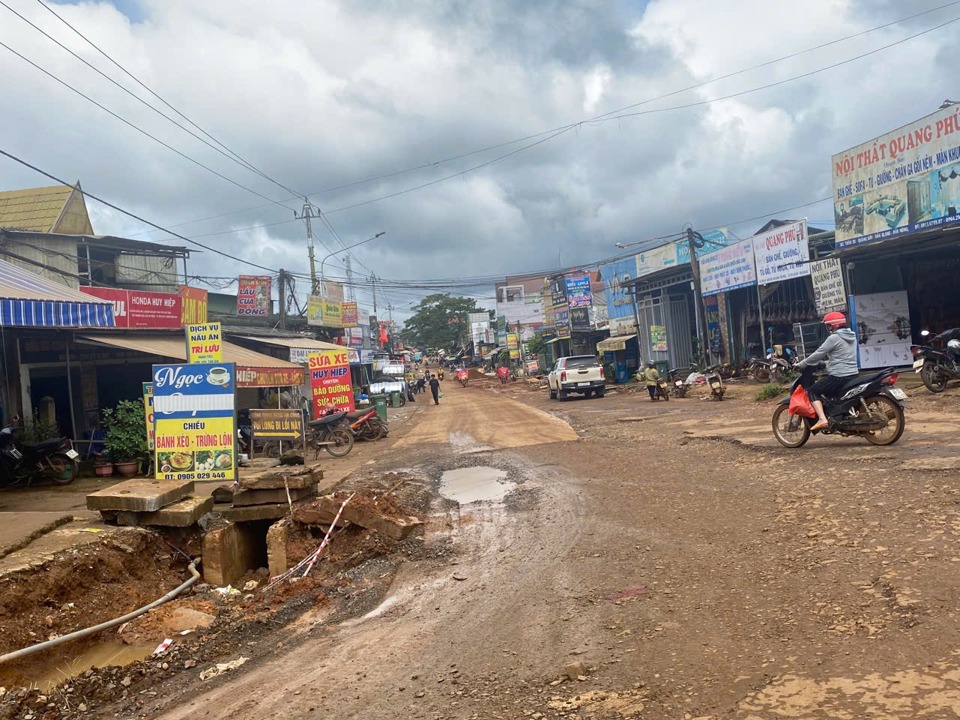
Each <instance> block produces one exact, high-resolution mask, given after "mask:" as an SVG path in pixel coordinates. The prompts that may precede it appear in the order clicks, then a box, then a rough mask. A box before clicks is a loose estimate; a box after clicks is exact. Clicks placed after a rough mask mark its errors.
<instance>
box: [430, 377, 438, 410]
mask: <svg viewBox="0 0 960 720" xmlns="http://www.w3.org/2000/svg"><path fill="white" fill-rule="evenodd" d="M430 394H431V395H433V404H434V405H439V404H440V381H439V380H437V376H436V375H431V376H430Z"/></svg>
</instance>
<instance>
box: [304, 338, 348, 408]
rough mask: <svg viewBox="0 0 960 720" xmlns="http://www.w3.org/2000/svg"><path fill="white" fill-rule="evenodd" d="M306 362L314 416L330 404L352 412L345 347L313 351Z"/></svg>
mask: <svg viewBox="0 0 960 720" xmlns="http://www.w3.org/2000/svg"><path fill="white" fill-rule="evenodd" d="M308 364H309V367H310V388H311V392H312V395H313V412H314V417H320V414H321V413H322V412H323V411H324V410H326V408H327V407H329V406H331V405H332V406H335V407H336V408H337V409H338V410H341V411H343V412H353V410H354V402H353V385H352V383H351V380H350V359H349V356H348V354H347V349H346V348H344V349H343V350H321V351H320V352H317V353H313V354H312V355H310V358H309V361H308Z"/></svg>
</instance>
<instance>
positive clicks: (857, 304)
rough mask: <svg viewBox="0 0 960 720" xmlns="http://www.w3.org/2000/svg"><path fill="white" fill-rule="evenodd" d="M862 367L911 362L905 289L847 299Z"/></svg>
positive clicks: (887, 365)
mask: <svg viewBox="0 0 960 720" xmlns="http://www.w3.org/2000/svg"><path fill="white" fill-rule="evenodd" d="M850 305H851V316H852V317H851V319H850V326H851V327H853V328H854V330H855V331H856V333H857V356H858V359H859V361H860V367H861V368H882V367H898V366H902V365H910V364H911V363H912V362H913V354H912V353H911V352H910V343H911V332H910V305H909V301H908V299H907V293H906V291H904V290H898V291H896V292H885V293H874V294H872V295H856V296H851V298H850Z"/></svg>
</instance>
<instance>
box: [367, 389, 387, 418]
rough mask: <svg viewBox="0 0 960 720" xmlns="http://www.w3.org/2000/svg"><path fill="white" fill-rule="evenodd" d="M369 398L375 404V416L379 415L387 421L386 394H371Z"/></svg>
mask: <svg viewBox="0 0 960 720" xmlns="http://www.w3.org/2000/svg"><path fill="white" fill-rule="evenodd" d="M370 399H371V400H373V402H374V404H375V405H376V406H377V417H379V418H380V419H381V420H383V421H384V422H386V421H387V396H386V395H371V396H370Z"/></svg>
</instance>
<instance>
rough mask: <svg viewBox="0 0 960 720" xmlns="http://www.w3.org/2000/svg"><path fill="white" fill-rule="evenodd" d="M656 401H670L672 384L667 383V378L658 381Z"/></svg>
mask: <svg viewBox="0 0 960 720" xmlns="http://www.w3.org/2000/svg"><path fill="white" fill-rule="evenodd" d="M654 399H656V400H669V399H670V384H669V383H668V382H667V380H666V378H660V379H659V380H657V392H656V394H655V395H654Z"/></svg>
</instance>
